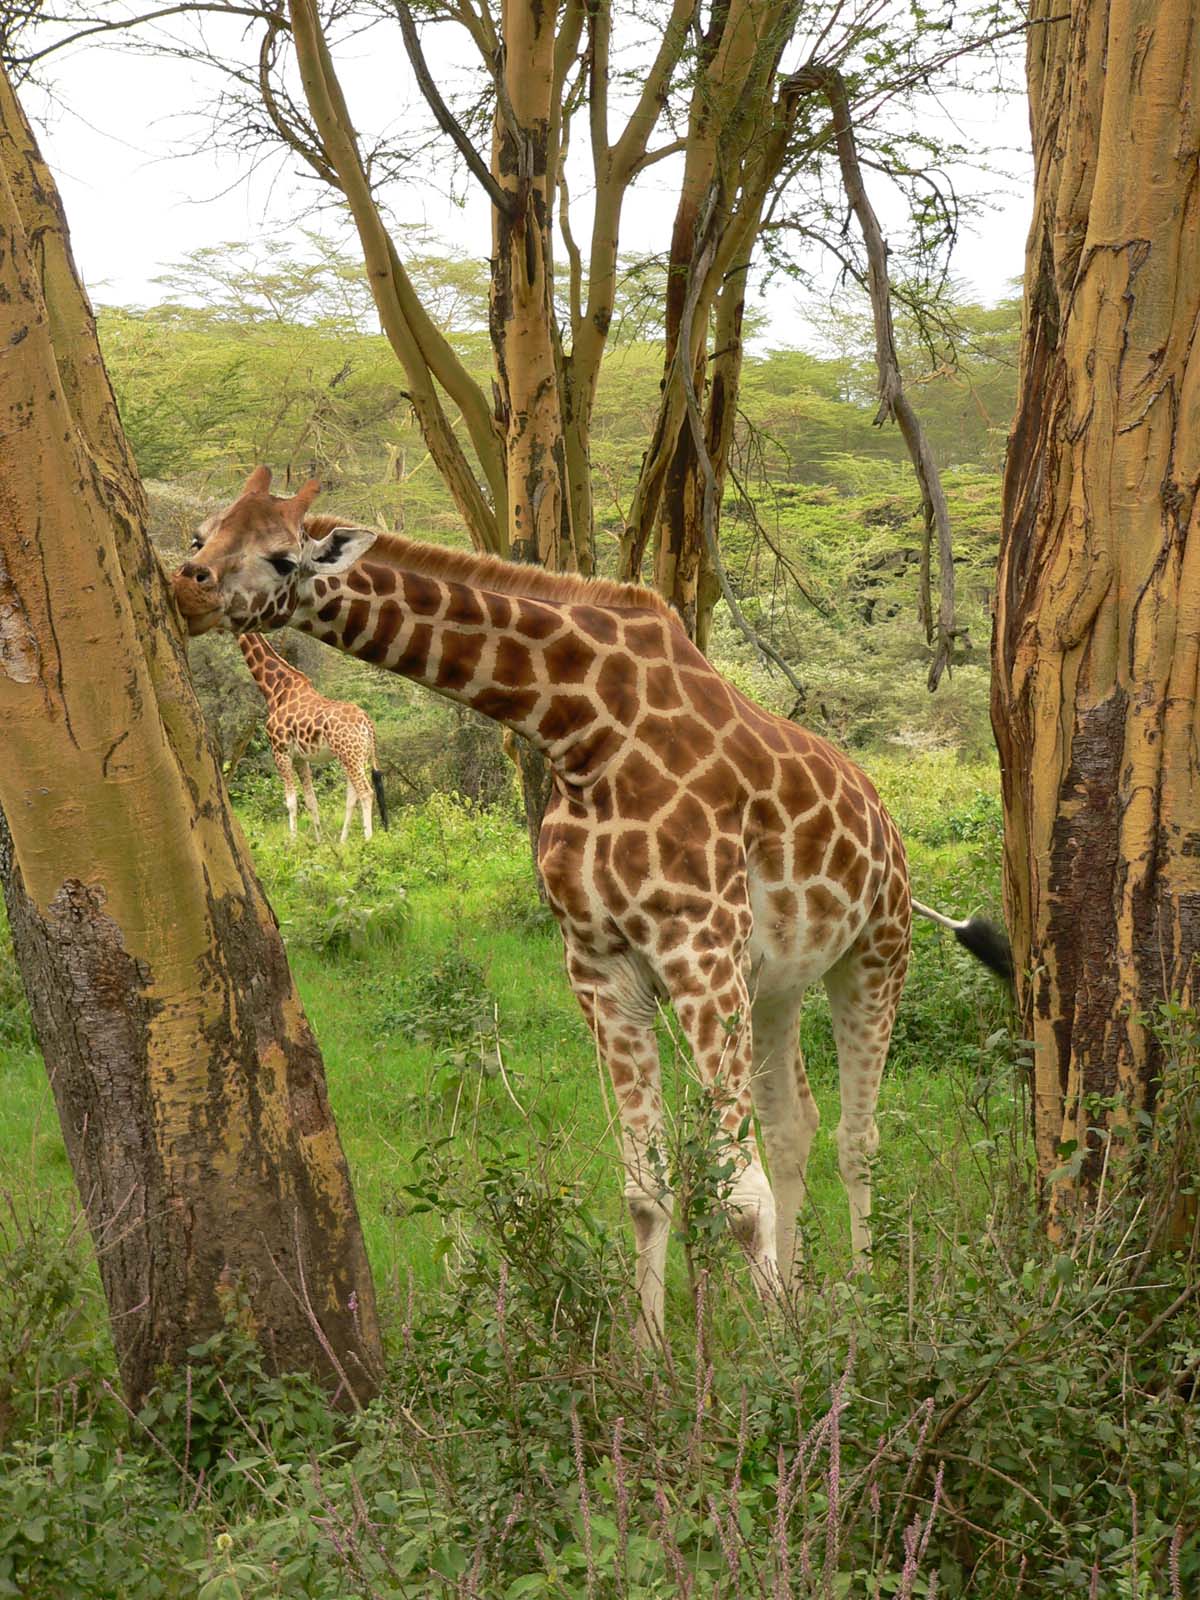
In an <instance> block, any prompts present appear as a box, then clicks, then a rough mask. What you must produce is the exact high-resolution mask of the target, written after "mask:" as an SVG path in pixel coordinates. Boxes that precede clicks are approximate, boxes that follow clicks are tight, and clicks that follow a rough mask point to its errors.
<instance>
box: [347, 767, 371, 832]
mask: <svg viewBox="0 0 1200 1600" xmlns="http://www.w3.org/2000/svg"><path fill="white" fill-rule="evenodd" d="M347 771H349V773H350V779H351V782H352V783H353V784H354V792H355V794H356V795H357V797H358V809H359V810H360V811H361V812H362V825H363V838H364V839H369V838H370V837H371V818H372V808H373V807H374V804H375V791H374V789H372V787H371V763H370V762H369V761H368V760H367V759H366V758H365V757H364V758H363V759H362V760H361V761H359V762H357V763H356V765H355V766H354V767H353V769H349V768H348V769H347Z"/></svg>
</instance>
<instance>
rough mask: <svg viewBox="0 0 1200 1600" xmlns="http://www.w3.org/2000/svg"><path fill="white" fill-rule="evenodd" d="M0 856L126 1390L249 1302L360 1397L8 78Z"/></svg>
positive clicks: (278, 984)
mask: <svg viewBox="0 0 1200 1600" xmlns="http://www.w3.org/2000/svg"><path fill="white" fill-rule="evenodd" d="M0 156H2V161H0V230H2V233H3V243H4V249H3V253H2V255H0V345H2V346H3V348H4V350H5V351H6V357H5V360H4V362H3V363H2V364H0V426H3V429H4V438H5V443H4V447H3V449H2V450H0V722H2V724H3V727H4V756H3V759H2V760H0V805H2V806H3V810H4V813H5V814H6V816H7V819H8V823H9V826H10V828H11V839H6V840H5V842H4V847H3V849H2V850H0V869H2V871H3V877H4V887H5V894H6V898H7V902H8V910H9V919H10V922H11V926H12V933H13V942H14V946H15V949H16V953H17V959H18V963H19V965H20V968H21V972H22V976H23V978H24V980H25V985H26V988H27V990H28V993H29V996H30V1002H31V1007H32V1011H33V1017H34V1023H35V1027H36V1029H37V1034H38V1040H39V1043H40V1044H41V1047H42V1051H43V1054H44V1055H45V1058H46V1065H47V1068H48V1070H49V1073H50V1078H51V1082H52V1084H53V1089H54V1095H55V1100H56V1102H57V1106H58V1112H59V1117H60V1120H61V1123H62V1130H63V1136H64V1139H65V1141H66V1146H67V1151H68V1154H69V1156H70V1159H71V1164H72V1168H73V1170H74V1173H75V1177H76V1181H77V1183H78V1186H79V1192H80V1196H81V1198H82V1201H83V1205H84V1207H85V1210H86V1213H87V1218H88V1222H89V1225H90V1227H91V1232H92V1237H93V1239H94V1241H95V1246H96V1252H97V1257H98V1261H99V1267H100V1276H101V1280H102V1282H103V1285H104V1291H105V1294H106V1297H107V1300H108V1306H109V1312H110V1316H111V1320H112V1331H113V1339H114V1343H115V1345H116V1350H117V1357H118V1361H119V1363H120V1369H121V1377H122V1381H123V1383H124V1386H125V1391H126V1394H127V1396H128V1397H129V1400H130V1402H131V1404H134V1405H136V1404H137V1403H138V1401H139V1400H140V1399H141V1397H142V1396H143V1395H144V1394H145V1392H146V1390H147V1389H148V1387H149V1386H150V1385H151V1383H152V1382H153V1381H154V1377H155V1374H156V1372H157V1371H158V1369H159V1368H160V1367H161V1366H162V1365H164V1364H170V1363H174V1362H177V1361H179V1360H181V1359H182V1358H183V1357H184V1356H185V1354H186V1351H187V1349H188V1346H189V1345H192V1344H194V1343H195V1342H196V1341H197V1340H199V1339H202V1338H204V1337H205V1336H206V1335H207V1334H209V1333H211V1332H212V1331H214V1330H215V1329H216V1328H218V1327H219V1326H220V1325H221V1322H222V1319H223V1316H224V1315H225V1314H226V1312H227V1311H228V1310H229V1308H230V1306H231V1304H233V1303H235V1302H237V1301H239V1300H240V1299H242V1298H244V1312H245V1315H246V1316H247V1317H248V1318H249V1321H250V1324H251V1325H252V1327H253V1328H254V1329H255V1330H256V1332H257V1335H258V1337H259V1339H260V1340H261V1342H262V1344H263V1346H264V1347H265V1349H266V1351H267V1353H268V1356H269V1357H270V1358H271V1359H272V1360H273V1362H274V1364H275V1365H276V1366H277V1367H278V1368H279V1369H306V1370H309V1371H312V1372H315V1373H318V1374H320V1375H321V1376H322V1377H324V1378H327V1379H328V1380H329V1381H330V1383H331V1385H335V1386H337V1387H339V1388H340V1390H341V1397H342V1400H343V1402H344V1401H345V1400H346V1399H347V1398H348V1397H349V1396H348V1391H352V1393H353V1395H354V1397H356V1398H357V1399H359V1400H361V1399H362V1398H363V1397H364V1396H365V1395H368V1394H369V1393H370V1392H371V1391H372V1389H373V1388H374V1386H375V1383H376V1381H377V1377H378V1372H379V1367H380V1360H381V1352H380V1343H379V1332H378V1327H377V1322H376V1315H375V1303H374V1293H373V1290H372V1285H371V1275H370V1270H369V1267H368V1263H367V1258H366V1253H365V1250H364V1247H363V1240H362V1235H361V1231H360V1228H359V1223H358V1217H357V1213H356V1210H355V1205H354V1197H353V1194H352V1192H351V1188H350V1181H349V1176H348V1174H347V1170H346V1164H345V1160H344V1158H343V1155H342V1151H341V1147H340V1144H339V1141H338V1135H337V1130H336V1128H335V1126H334V1122H333V1117H332V1115H331V1113H330V1109H329V1102H328V1099H327V1096H326V1091H325V1080H324V1070H323V1067H322V1062H321V1055H320V1051H319V1050H318V1048H317V1044H316V1041H315V1039H314V1038H313V1035H312V1032H311V1030H310V1029H309V1026H308V1023H307V1020H306V1019H305V1016H304V1011H303V1008H302V1006H301V1004H300V1000H299V998H298V996H297V994H296V991H295V988H294V986H293V984H292V980H291V976H290V974H289V972H288V966H287V959H286V956H285V954H284V950H283V945H282V942H281V940H280V936H279V930H278V928H277V926H276V923H275V920H274V917H273V916H272V914H271V911H270V908H269V907H268V906H267V904H266V902H265V901H264V899H263V897H262V893H261V891H260V889H259V887H258V884H257V882H256V880H255V877H254V872H253V868H252V867H251V864H250V861H249V858H248V856H247V853H246V849H245V845H244V842H243V840H242V837H241V833H240V831H239V829H238V827H237V824H236V822H235V821H234V820H233V818H232V816H231V814H230V811H229V808H228V802H227V799H226V796H225V793H224V790H223V788H222V786H221V782H220V778H219V776H218V773H217V770H216V765H215V762H214V758H213V751H212V747H211V744H210V742H209V739H208V736H207V734H206V732H205V728H204V723H203V719H202V716H201V712H200V709H199V706H198V704H197V702H196V699H195V696H194V694H193V693H192V689H191V685H190V681H189V678H188V674H187V664H186V658H185V656H184V652H183V646H182V643H181V639H180V633H179V627H178V623H177V621H176V619H175V616H174V612H173V609H172V607H171V603H170V600H169V597H168V592H167V588H166V585H165V583H164V581H163V578H162V574H161V572H160V570H159V568H158V564H157V561H156V560H155V558H154V556H153V554H152V552H151V550H150V546H149V544H148V542H147V539H146V535H145V528H144V522H145V505H144V501H143V498H142V493H141V487H140V484H139V483H138V480H137V476H136V473H135V471H134V469H133V466H132V463H131V460H130V458H129V455H128V452H127V449H126V447H125V443H124V439H123V436H122V434H121V430H120V425H119V422H118V420H117V415H116V409H115V406H114V404H113V399H112V393H111V390H110V389H109V387H108V380H107V377H106V375H105V373H104V368H103V365H102V363H101V360H100V355H99V350H98V347H97V344H96V339H95V329H94V325H93V322H92V317H91V311H90V307H89V306H88V303H87V299H86V296H85V295H84V293H83V291H82V288H81V287H80V284H79V281H78V278H77V277H76V275H75V272H74V267H73V263H72V261H71V256H70V249H69V245H68V242H67V237H66V229H65V226H64V223H63V219H62V213H61V206H60V203H59V200H58V195H57V192H56V190H55V188H54V184H53V181H52V179H51V177H50V174H49V172H48V171H47V169H46V167H45V166H44V164H43V163H42V161H41V159H40V156H39V154H38V151H37V148H36V145H35V143H34V140H33V138H32V135H31V133H30V131H29V128H28V125H27V124H26V123H25V121H24V119H23V117H22V115H21V112H20V108H19V107H18V105H17V102H16V99H15V97H14V96H13V94H12V92H11V89H10V88H9V86H8V84H7V82H6V81H5V80H4V79H3V78H2V77H0Z"/></svg>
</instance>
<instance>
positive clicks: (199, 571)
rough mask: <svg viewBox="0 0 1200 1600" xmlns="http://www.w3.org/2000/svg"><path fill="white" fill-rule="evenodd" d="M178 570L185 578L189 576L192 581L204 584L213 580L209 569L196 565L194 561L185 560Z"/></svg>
mask: <svg viewBox="0 0 1200 1600" xmlns="http://www.w3.org/2000/svg"><path fill="white" fill-rule="evenodd" d="M179 570H180V572H181V573H182V574H183V576H184V577H185V578H191V579H192V581H193V583H198V584H201V585H204V584H206V583H211V582H212V581H213V575H212V573H211V572H210V571H209V569H208V568H207V567H198V566H197V565H196V563H195V562H194V561H185V562H184V563H183V565H182V566H181V567H180V569H179Z"/></svg>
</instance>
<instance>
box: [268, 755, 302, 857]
mask: <svg viewBox="0 0 1200 1600" xmlns="http://www.w3.org/2000/svg"><path fill="white" fill-rule="evenodd" d="M271 754H272V755H273V756H274V758H275V767H276V770H277V771H278V773H279V776H280V777H281V778H282V779H283V800H284V804H285V805H286V806H287V818H288V833H289V834H290V835H291V836H292V838H293V839H294V838H295V837H296V810H297V803H296V770H295V768H294V767H293V766H292V758H291V756H290V755H289V754H288V752H287V751H286V750H285V749H283V748H282V747H278V748H276V747H275V746H272V747H271Z"/></svg>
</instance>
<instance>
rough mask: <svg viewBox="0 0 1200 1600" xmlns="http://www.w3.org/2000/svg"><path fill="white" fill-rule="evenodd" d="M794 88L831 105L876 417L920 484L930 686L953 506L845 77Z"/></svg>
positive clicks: (948, 595) (950, 632)
mask: <svg viewBox="0 0 1200 1600" xmlns="http://www.w3.org/2000/svg"><path fill="white" fill-rule="evenodd" d="M790 83H791V85H792V86H793V87H794V88H795V89H796V90H799V91H816V92H817V93H819V94H822V95H823V96H824V97H825V99H826V101H827V102H828V104H829V109H830V110H831V111H832V112H833V134H834V141H835V144H836V148H837V154H838V163H839V165H840V167H841V173H842V186H843V188H844V189H845V191H846V198H847V200H848V201H849V202H850V208H851V210H852V211H853V212H854V215H855V217H856V218H857V219H858V225H859V227H860V228H861V230H862V236H863V243H864V245H865V246H866V251H867V263H868V277H867V291H868V294H869V295H870V299H871V315H872V318H873V321H874V324H875V364H876V366H877V368H878V370H879V411H878V414H877V415H876V418H875V421H876V423H877V424H880V423H882V422H884V421H885V420H886V419H887V418H888V417H894V418H895V420H896V423H897V425H898V426H899V429H900V433H901V435H902V437H903V439H904V443H905V446H906V447H907V449H908V453H909V456H910V458H911V460H912V464H913V470H914V472H915V473H916V475H917V482H918V484H919V485H920V489H921V506H922V510H923V512H924V516H925V531H924V538H923V540H922V547H921V587H920V617H921V622H922V624H923V625H924V628H925V637H926V639H927V640H928V641H929V643H930V644H932V645H933V647H934V654H933V661H932V663H931V664H930V668H929V687H930V689H936V688H937V686H938V683H939V681H940V679H941V676H942V673H943V672H944V671H945V669H946V668H947V667H948V666H949V665H950V661H951V655H952V652H953V649H954V641H955V640H956V639H957V638H960V637H961V636H962V633H963V630H962V629H961V628H959V626H958V624H957V622H956V619H955V613H954V545H953V541H952V539H951V534H950V513H949V511H948V509H947V507H946V496H945V493H944V492H943V489H942V482H941V477H940V475H939V473H938V469H937V464H936V462H935V461H934V459H933V451H932V450H931V448H930V446H929V441H928V439H927V438H926V436H925V430H924V429H923V428H922V426H921V420H920V418H919V417H918V416H917V414H916V412H915V411H914V410H913V407H912V405H911V403H910V401H909V399H908V396H907V395H906V394H905V393H904V385H903V380H902V378H901V375H900V360H899V357H898V356H897V354H896V336H895V330H894V328H893V325H892V307H891V295H890V290H889V285H888V270H887V255H888V248H887V242H886V240H885V239H884V237H883V232H882V230H881V228H880V226H879V220H878V218H877V217H876V215H875V212H874V209H873V208H872V206H871V202H870V200H869V199H868V198H867V191H866V187H865V185H864V183H863V177H862V169H861V167H860V164H859V159H858V147H857V143H856V141H855V137H854V124H853V119H852V117H851V113H850V102H849V97H848V96H847V93H846V82H845V79H844V78H843V77H842V74H841V73H840V72H839V71H838V70H837V68H836V67H825V66H817V65H812V66H808V67H805V68H803V69H802V71H800V72H798V73H796V74H795V76H794V77H793V78H792V79H791V80H790ZM935 533H936V535H937V544H938V574H939V579H940V582H939V594H938V608H937V617H936V622H935V619H934V612H933V598H932V594H931V580H930V566H931V562H932V546H933V539H934V534H935Z"/></svg>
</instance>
